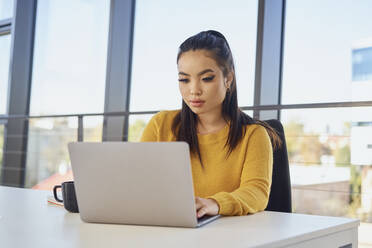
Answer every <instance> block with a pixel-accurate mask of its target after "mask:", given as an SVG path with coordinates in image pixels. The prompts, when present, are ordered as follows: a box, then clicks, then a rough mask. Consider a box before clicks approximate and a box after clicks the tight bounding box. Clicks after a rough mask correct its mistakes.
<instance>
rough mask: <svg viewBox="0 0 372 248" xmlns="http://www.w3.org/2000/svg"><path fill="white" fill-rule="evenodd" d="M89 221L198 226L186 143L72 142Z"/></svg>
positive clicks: (78, 187)
mask: <svg viewBox="0 0 372 248" xmlns="http://www.w3.org/2000/svg"><path fill="white" fill-rule="evenodd" d="M68 150H69V153H70V159H71V166H72V171H73V174H74V181H75V190H76V196H77V201H78V206H79V212H80V217H81V219H82V220H83V221H85V222H95V223H116V224H134V225H158V226H179V227H199V226H202V225H204V224H206V223H209V222H211V221H213V220H215V219H217V218H218V217H219V215H216V216H205V217H202V218H201V219H199V220H198V219H197V217H196V208H195V198H194V188H193V181H192V174H191V164H190V154H189V146H188V144H187V143H185V142H144V143H130V142H103V143H90V142H74V143H69V144H68Z"/></svg>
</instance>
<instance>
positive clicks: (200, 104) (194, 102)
mask: <svg viewBox="0 0 372 248" xmlns="http://www.w3.org/2000/svg"><path fill="white" fill-rule="evenodd" d="M190 104H191V106H193V107H201V106H203V104H204V101H190Z"/></svg>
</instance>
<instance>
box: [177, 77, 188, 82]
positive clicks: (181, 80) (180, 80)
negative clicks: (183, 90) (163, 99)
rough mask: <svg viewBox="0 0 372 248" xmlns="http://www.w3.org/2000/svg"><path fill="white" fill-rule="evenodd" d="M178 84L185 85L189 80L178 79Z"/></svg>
mask: <svg viewBox="0 0 372 248" xmlns="http://www.w3.org/2000/svg"><path fill="white" fill-rule="evenodd" d="M178 81H179V82H182V83H187V82H188V81H189V80H188V79H184V78H180V79H178Z"/></svg>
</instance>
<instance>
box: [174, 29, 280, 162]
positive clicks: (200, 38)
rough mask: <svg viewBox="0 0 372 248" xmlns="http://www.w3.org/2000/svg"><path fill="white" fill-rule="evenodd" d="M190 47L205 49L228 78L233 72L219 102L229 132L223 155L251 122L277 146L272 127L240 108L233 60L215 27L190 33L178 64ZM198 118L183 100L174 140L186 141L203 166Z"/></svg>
mask: <svg viewBox="0 0 372 248" xmlns="http://www.w3.org/2000/svg"><path fill="white" fill-rule="evenodd" d="M190 50H193V51H195V50H205V51H208V52H209V53H210V55H211V56H212V58H214V60H215V61H216V63H217V65H218V66H219V67H220V69H221V70H222V72H223V75H224V77H227V75H228V74H229V72H232V73H233V80H232V83H231V85H230V89H229V90H227V91H226V96H225V99H224V101H223V103H222V116H223V118H224V119H225V120H226V121H230V129H229V135H228V138H227V140H226V143H225V146H228V148H229V149H228V152H227V154H226V156H227V157H228V156H229V155H230V154H231V152H232V151H233V150H234V148H235V147H236V146H237V145H238V144H239V142H240V141H241V140H242V138H243V136H244V135H245V132H246V126H247V125H250V124H258V125H261V126H263V127H265V128H266V131H267V133H268V134H269V137H270V139H271V142H272V144H273V147H274V149H275V148H277V147H278V146H280V144H281V141H280V138H279V136H278V134H277V133H276V132H275V130H274V129H273V128H271V127H270V126H269V125H268V124H267V123H265V122H263V121H260V120H257V119H253V118H252V117H250V116H249V115H247V114H245V113H244V112H242V111H241V110H240V109H239V107H238V97H237V91H236V77H235V67H234V60H233V57H232V53H231V50H230V46H229V44H228V42H227V40H226V38H225V37H224V36H223V35H222V34H221V33H220V32H217V31H214V30H208V31H203V32H200V33H198V34H196V35H194V36H191V37H190V38H188V39H187V40H185V41H184V42H183V43H182V44H181V46H180V47H179V50H178V55H177V63H178V60H179V58H180V57H181V55H182V54H183V53H185V52H187V51H190ZM197 121H198V120H197V115H196V114H195V113H194V112H192V110H191V109H190V108H189V107H188V106H187V104H186V103H185V101H182V110H181V111H180V112H179V113H178V114H177V115H176V116H175V118H174V120H173V123H172V132H173V134H174V135H175V136H176V139H177V141H186V142H187V143H188V144H189V146H190V151H191V152H192V153H196V154H197V155H198V156H199V160H200V163H201V164H202V165H203V163H202V159H201V154H200V149H199V142H198V136H197V129H196V126H197Z"/></svg>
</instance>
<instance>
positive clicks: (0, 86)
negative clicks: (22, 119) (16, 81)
mask: <svg viewBox="0 0 372 248" xmlns="http://www.w3.org/2000/svg"><path fill="white" fill-rule="evenodd" d="M0 9H1V8H0ZM10 37H11V36H10V35H0V54H1V56H0V115H2V114H6V112H7V109H6V107H7V104H8V102H7V101H8V83H9V63H10V41H11V39H10Z"/></svg>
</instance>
